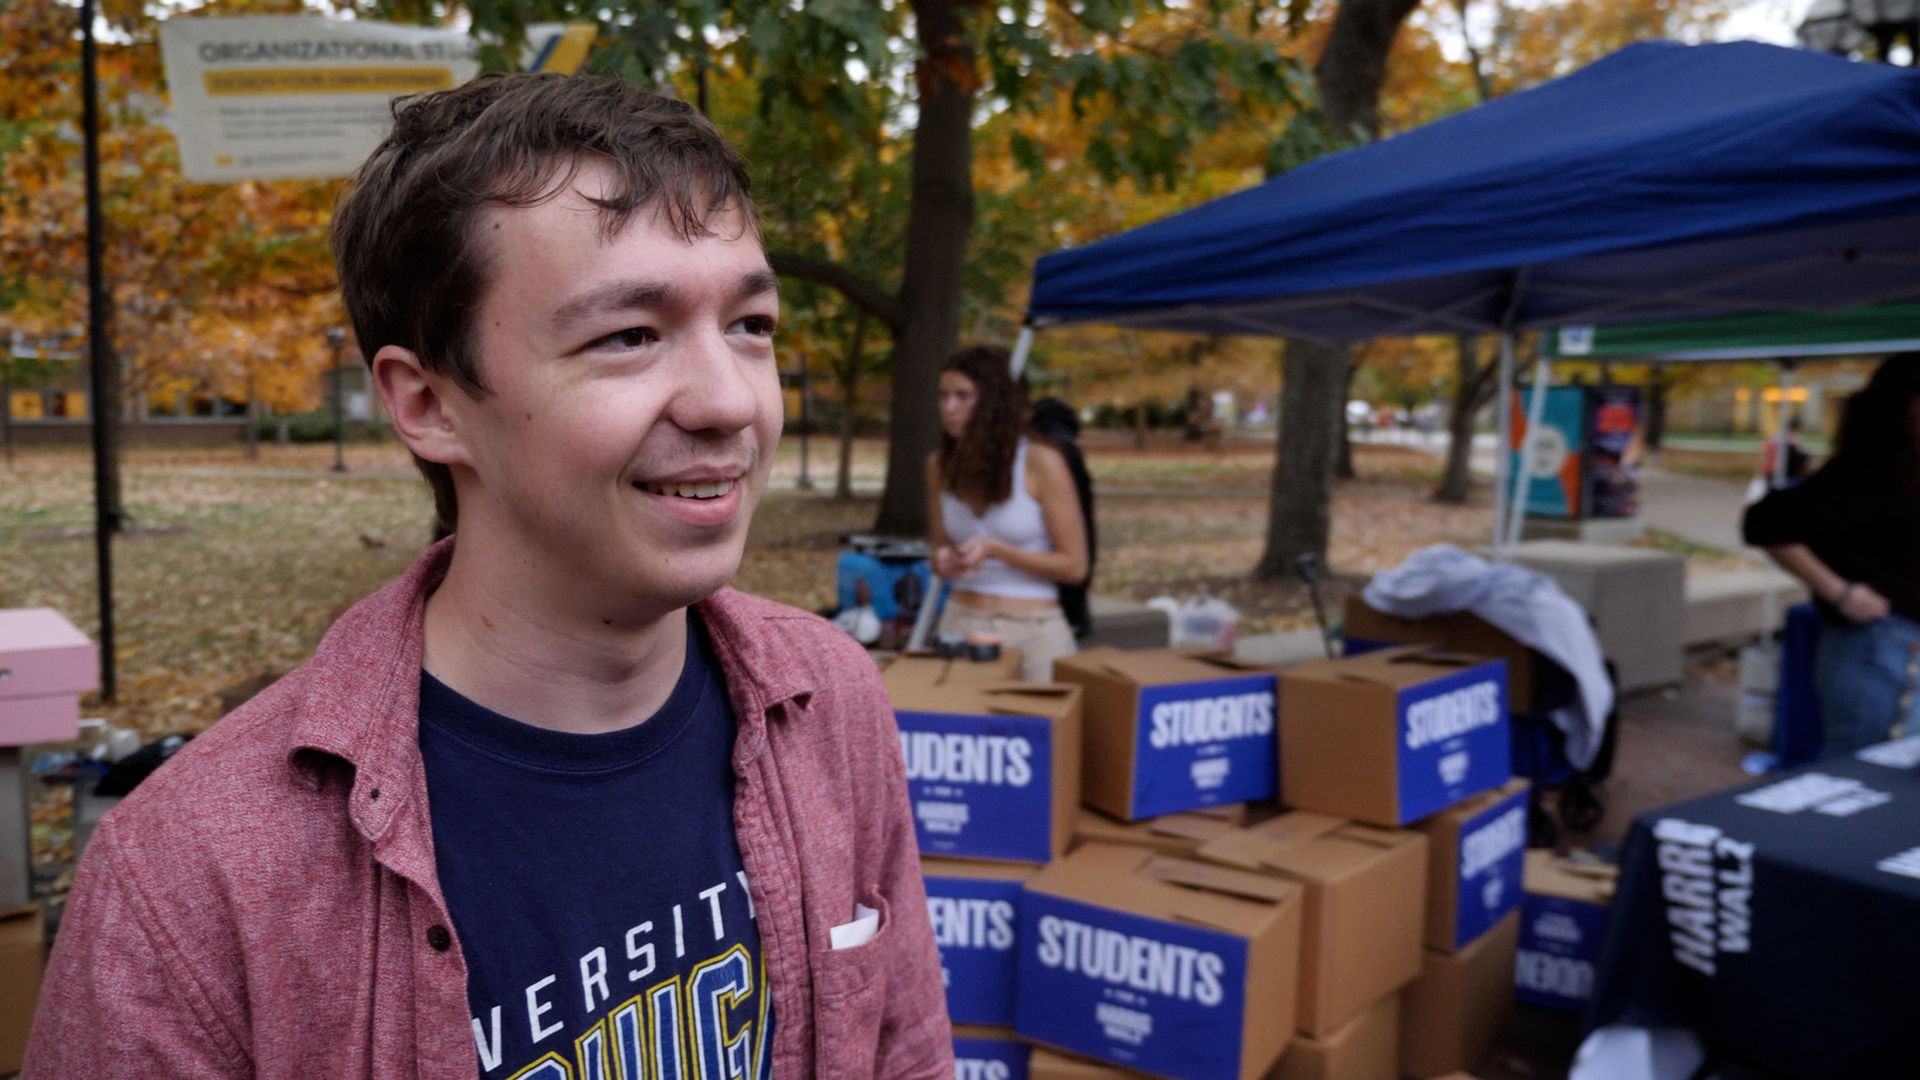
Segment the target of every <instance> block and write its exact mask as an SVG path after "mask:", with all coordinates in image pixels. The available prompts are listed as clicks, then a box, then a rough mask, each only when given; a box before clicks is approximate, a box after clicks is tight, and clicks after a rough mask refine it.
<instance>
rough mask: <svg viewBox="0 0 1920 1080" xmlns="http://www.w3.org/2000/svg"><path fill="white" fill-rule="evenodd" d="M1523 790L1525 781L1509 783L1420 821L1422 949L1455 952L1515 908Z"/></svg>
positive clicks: (1522, 856) (1523, 835)
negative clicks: (1423, 841)
mask: <svg viewBox="0 0 1920 1080" xmlns="http://www.w3.org/2000/svg"><path fill="white" fill-rule="evenodd" d="M1527 789H1528V784H1527V782H1526V781H1525V780H1519V779H1516V780H1509V781H1507V783H1506V784H1505V785H1504V786H1502V787H1498V788H1495V789H1494V790H1492V791H1486V792H1482V793H1480V794H1478V795H1475V796H1474V797H1473V798H1471V799H1468V800H1467V801H1466V802H1463V803H1458V804H1456V805H1454V806H1450V807H1448V808H1447V809H1445V810H1442V811H1440V812H1439V813H1438V814H1435V815H1433V816H1432V817H1430V818H1428V819H1427V820H1425V821H1423V822H1421V823H1420V829H1421V831H1422V832H1425V833H1426V834H1427V851H1428V861H1427V932H1426V941H1425V945H1426V947H1427V948H1429V949H1437V950H1439V951H1440V952H1455V951H1458V950H1459V949H1461V948H1464V947H1465V946H1466V945H1467V944H1468V943H1469V942H1471V941H1473V940H1474V939H1475V938H1478V937H1479V936H1480V935H1481V934H1484V933H1486V932H1487V931H1488V930H1491V929H1493V924H1495V923H1497V922H1499V921H1500V920H1501V919H1503V918H1505V917H1506V915H1507V913H1508V912H1510V911H1512V910H1513V909H1514V908H1517V907H1519V906H1520V880H1521V876H1522V867H1523V866H1524V865H1525V862H1526V855H1527Z"/></svg>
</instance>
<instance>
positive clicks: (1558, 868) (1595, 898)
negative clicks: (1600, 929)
mask: <svg viewBox="0 0 1920 1080" xmlns="http://www.w3.org/2000/svg"><path fill="white" fill-rule="evenodd" d="M1619 880H1620V868H1619V867H1617V866H1608V865H1606V864H1604V863H1586V862H1574V861H1571V860H1568V859H1564V858H1561V857H1560V856H1557V855H1555V854H1554V853H1553V852H1551V851H1546V850H1541V849H1535V850H1533V851H1529V852H1527V863H1526V871H1525V884H1524V885H1523V887H1524V888H1525V889H1526V891H1528V892H1530V893H1534V894H1537V895H1540V896H1557V897H1560V898H1561V899H1564V900H1577V901H1580V902H1582V903H1587V904H1608V903H1611V902H1612V901H1613V892H1614V889H1615V888H1616V887H1617V886H1618V884H1619Z"/></svg>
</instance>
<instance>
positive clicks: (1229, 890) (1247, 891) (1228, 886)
mask: <svg viewBox="0 0 1920 1080" xmlns="http://www.w3.org/2000/svg"><path fill="white" fill-rule="evenodd" d="M1140 872H1141V873H1142V874H1145V875H1146V876H1148V877H1151V878H1153V879H1154V880H1156V881H1168V882H1172V883H1173V884H1175V885H1185V886H1188V887H1189V888H1195V889H1205V890H1207V891H1208V892H1217V893H1224V894H1226V895H1228V896H1237V897H1240V898H1241V899H1243V900H1256V901H1259V902H1260V903H1263V904H1279V903H1283V902H1285V901H1286V899H1287V897H1289V896H1292V895H1293V894H1294V893H1296V892H1298V891H1299V889H1298V888H1297V887H1295V886H1294V885H1292V884H1289V883H1288V882H1285V881H1277V880H1275V879H1273V878H1271V877H1268V876H1266V875H1264V874H1250V873H1247V872H1245V871H1242V870H1232V869H1228V868H1226V867H1223V866H1209V865H1207V864H1206V863H1201V862H1194V861H1193V860H1191V859H1170V858H1167V857H1165V856H1155V857H1153V858H1152V859H1149V860H1148V861H1147V864H1146V865H1145V866H1142V867H1141V868H1140Z"/></svg>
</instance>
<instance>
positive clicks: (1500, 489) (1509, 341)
mask: <svg viewBox="0 0 1920 1080" xmlns="http://www.w3.org/2000/svg"><path fill="white" fill-rule="evenodd" d="M1499 380H1500V383H1499V392H1498V393H1496V394H1494V395H1493V411H1494V414H1495V415H1494V426H1495V429H1496V430H1497V431H1498V434H1497V435H1496V436H1495V440H1496V445H1495V446H1494V448H1493V559H1494V561H1495V562H1502V561H1504V560H1505V559H1506V557H1507V550H1506V545H1505V544H1504V543H1502V540H1503V539H1504V537H1505V533H1506V529H1505V528H1504V526H1505V524H1506V521H1507V489H1508V488H1510V487H1512V486H1513V484H1512V479H1511V476H1510V474H1511V473H1512V471H1513V470H1512V461H1511V458H1512V453H1511V450H1512V447H1513V402H1512V401H1511V400H1510V399H1509V398H1508V395H1509V394H1511V393H1512V392H1513V333H1512V331H1507V330H1503V331H1501V332H1500V371H1499ZM1468 437H1469V438H1471V437H1472V436H1471V435H1469V436H1468ZM1468 456H1469V457H1471V456H1472V451H1471V450H1469V451H1468Z"/></svg>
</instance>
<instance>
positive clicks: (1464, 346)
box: [1433, 334, 1493, 505]
mask: <svg viewBox="0 0 1920 1080" xmlns="http://www.w3.org/2000/svg"><path fill="white" fill-rule="evenodd" d="M1454 347H1455V349H1456V350H1457V356H1458V360H1457V361H1456V367H1455V372H1456V379H1455V383H1454V388H1453V411H1452V413H1451V414H1450V415H1449V416H1448V417H1447V468H1446V471H1445V472H1443V473H1442V474H1441V476H1440V486H1439V488H1437V489H1436V490H1435V491H1434V493H1433V498H1434V501H1436V502H1443V503H1453V504H1455V505H1458V504H1461V503H1464V502H1466V501H1467V496H1468V494H1469V493H1470V492H1471V491H1472V490H1473V435H1474V420H1475V419H1476V418H1477V417H1479V415H1480V409H1481V408H1482V407H1483V406H1485V405H1486V403H1487V402H1486V399H1487V389H1488V387H1489V386H1490V385H1491V384H1492V382H1493V379H1492V368H1491V367H1482V366H1481V364H1480V359H1479V357H1480V349H1479V344H1478V343H1477V342H1476V341H1475V340H1474V338H1473V336H1472V335H1470V334H1461V335H1460V336H1458V337H1456V338H1455V339H1454ZM1489 364H1491V361H1489Z"/></svg>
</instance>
